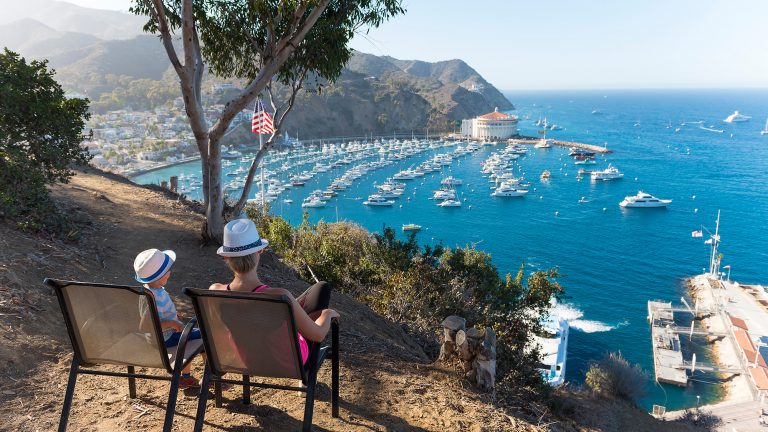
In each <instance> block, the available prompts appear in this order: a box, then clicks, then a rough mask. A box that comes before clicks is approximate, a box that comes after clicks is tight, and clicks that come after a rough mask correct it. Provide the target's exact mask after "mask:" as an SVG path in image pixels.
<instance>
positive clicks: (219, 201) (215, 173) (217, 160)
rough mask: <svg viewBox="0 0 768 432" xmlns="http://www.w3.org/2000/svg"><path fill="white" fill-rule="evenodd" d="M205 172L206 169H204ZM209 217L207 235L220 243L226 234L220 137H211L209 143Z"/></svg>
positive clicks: (207, 216) (207, 212)
mask: <svg viewBox="0 0 768 432" xmlns="http://www.w3.org/2000/svg"><path fill="white" fill-rule="evenodd" d="M203 172H205V169H204V171H203ZM205 216H206V218H207V219H208V225H207V227H206V229H207V232H206V235H207V236H208V239H211V240H215V241H216V242H218V243H221V242H222V241H223V236H224V194H223V192H222V188H221V146H220V144H219V142H218V139H216V140H215V141H214V140H213V139H211V138H209V145H208V207H207V209H206V213H205Z"/></svg>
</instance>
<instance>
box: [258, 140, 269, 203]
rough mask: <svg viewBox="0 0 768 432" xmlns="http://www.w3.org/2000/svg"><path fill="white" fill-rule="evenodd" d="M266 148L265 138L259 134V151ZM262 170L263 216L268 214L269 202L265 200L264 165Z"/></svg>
mask: <svg viewBox="0 0 768 432" xmlns="http://www.w3.org/2000/svg"><path fill="white" fill-rule="evenodd" d="M263 147H264V138H263V135H262V134H259V150H261V149H262V148H263ZM259 168H261V213H262V215H265V216H266V214H267V202H266V200H265V199H264V165H262V166H260V167H259Z"/></svg>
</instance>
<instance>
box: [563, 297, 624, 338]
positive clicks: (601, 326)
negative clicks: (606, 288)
mask: <svg viewBox="0 0 768 432" xmlns="http://www.w3.org/2000/svg"><path fill="white" fill-rule="evenodd" d="M549 313H550V315H552V316H557V317H560V318H562V319H564V320H566V321H568V324H569V325H570V327H571V328H572V329H576V330H578V331H580V332H583V333H603V332H609V331H611V330H615V329H617V328H619V327H623V326H625V325H628V324H629V322H628V321H622V322H620V323H618V324H616V325H610V324H606V323H604V322H600V321H595V320H586V319H583V318H584V312H583V311H582V310H580V309H578V308H577V307H576V306H574V305H572V304H568V303H556V304H554V305H553V306H552V308H551V309H550V312H549Z"/></svg>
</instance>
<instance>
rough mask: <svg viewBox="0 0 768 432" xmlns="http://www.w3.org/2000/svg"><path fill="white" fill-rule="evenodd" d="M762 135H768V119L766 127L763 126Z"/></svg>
mask: <svg viewBox="0 0 768 432" xmlns="http://www.w3.org/2000/svg"><path fill="white" fill-rule="evenodd" d="M760 135H768V119H765V126H763V130H761V131H760Z"/></svg>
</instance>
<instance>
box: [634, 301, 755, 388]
mask: <svg viewBox="0 0 768 432" xmlns="http://www.w3.org/2000/svg"><path fill="white" fill-rule="evenodd" d="M675 312H683V313H689V314H692V315H693V316H694V318H703V317H707V316H710V315H711V314H712V312H711V311H710V310H709V309H701V308H698V307H697V308H696V309H688V308H683V307H673V306H672V303H671V302H663V301H656V300H649V301H648V319H649V320H650V322H651V344H652V347H653V368H654V373H655V377H656V381H658V382H662V383H668V384H675V385H679V386H683V387H685V386H686V385H687V384H688V373H687V371H691V373H693V372H695V371H697V370H698V371H702V372H714V373H729V374H740V373H742V370H741V368H732V367H720V366H716V365H710V364H706V363H702V362H696V361H695V360H693V359H692V360H690V361H688V360H685V359H684V358H683V351H682V347H681V342H680V335H681V334H682V335H691V336H692V335H698V336H710V337H716V338H724V337H726V336H728V333H727V332H724V331H710V330H703V329H696V328H693V329H692V328H691V327H683V326H678V325H677V324H676V323H675Z"/></svg>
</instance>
